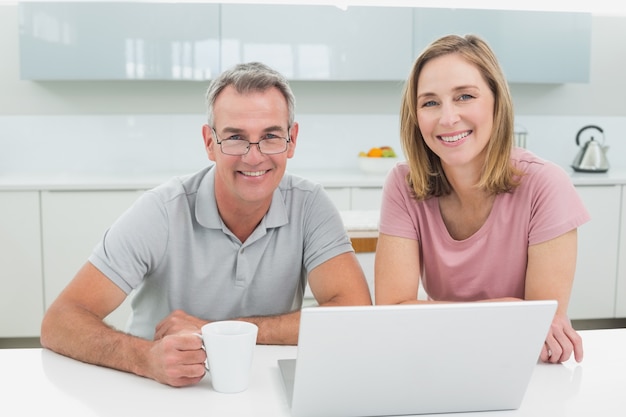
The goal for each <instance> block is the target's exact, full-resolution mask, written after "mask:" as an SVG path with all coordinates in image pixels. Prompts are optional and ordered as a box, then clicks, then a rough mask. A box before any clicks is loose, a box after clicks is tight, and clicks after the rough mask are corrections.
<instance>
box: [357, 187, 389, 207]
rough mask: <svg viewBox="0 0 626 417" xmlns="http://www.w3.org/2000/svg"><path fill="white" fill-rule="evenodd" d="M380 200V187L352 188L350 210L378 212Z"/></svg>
mask: <svg viewBox="0 0 626 417" xmlns="http://www.w3.org/2000/svg"><path fill="white" fill-rule="evenodd" d="M382 199H383V189H382V187H371V188H364V187H358V188H353V189H352V210H380V205H381V203H382Z"/></svg>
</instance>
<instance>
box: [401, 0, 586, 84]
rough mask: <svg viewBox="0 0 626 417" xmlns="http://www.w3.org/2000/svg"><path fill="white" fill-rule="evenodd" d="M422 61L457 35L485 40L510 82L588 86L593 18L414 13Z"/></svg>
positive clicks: (416, 45)
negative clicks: (431, 48)
mask: <svg viewBox="0 0 626 417" xmlns="http://www.w3.org/2000/svg"><path fill="white" fill-rule="evenodd" d="M413 14H414V28H415V43H414V54H415V56H417V55H418V54H419V53H420V52H421V51H422V50H423V49H424V48H425V47H426V46H427V45H428V44H429V43H430V42H432V41H433V40H435V39H437V38H439V37H441V36H444V35H447V34H450V33H454V34H457V35H465V34H469V33H471V34H475V35H479V36H481V37H482V38H483V39H485V40H486V41H487V42H488V43H489V45H490V46H491V47H492V48H493V50H494V52H495V54H496V55H497V57H498V60H499V62H500V65H501V66H502V70H503V71H504V73H505V76H506V78H507V80H508V81H509V82H510V83H586V82H589V67H590V62H591V14H590V13H573V12H572V13H564V12H531V11H505V10H470V9H428V8H422V9H419V8H416V9H414V10H413Z"/></svg>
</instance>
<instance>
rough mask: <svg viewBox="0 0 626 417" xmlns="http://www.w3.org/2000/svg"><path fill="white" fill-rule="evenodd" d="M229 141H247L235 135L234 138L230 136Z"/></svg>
mask: <svg viewBox="0 0 626 417" xmlns="http://www.w3.org/2000/svg"><path fill="white" fill-rule="evenodd" d="M227 139H228V140H245V139H244V138H242V137H241V136H240V135H233V136H229V137H228V138H227Z"/></svg>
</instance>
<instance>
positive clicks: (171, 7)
mask: <svg viewBox="0 0 626 417" xmlns="http://www.w3.org/2000/svg"><path fill="white" fill-rule="evenodd" d="M19 10H20V17H19V22H20V23H19V35H20V36H19V39H20V60H21V77H22V79H31V80H199V81H203V80H208V79H211V78H213V77H215V75H216V74H218V73H219V72H221V71H222V70H224V69H226V68H229V67H231V66H232V65H234V64H236V63H240V62H248V61H262V62H265V63H266V64H268V65H270V66H272V67H274V68H275V69H277V70H278V71H280V72H282V73H283V74H285V75H286V76H287V78H289V79H290V80H333V81H334V80H339V81H353V80H354V81H385V80H390V81H404V80H405V79H406V77H407V75H408V74H409V71H410V69H411V65H412V62H413V59H414V58H415V57H416V56H417V55H418V54H419V52H420V51H421V50H422V49H423V48H424V47H425V46H426V45H427V44H428V43H430V42H431V41H432V40H434V39H435V38H437V37H440V36H442V35H445V34H449V33H457V34H466V33H475V34H478V35H481V36H482V37H484V38H485V39H486V40H487V41H488V42H489V43H490V44H491V45H492V46H493V48H494V50H495V52H496V54H497V55H498V58H499V59H500V62H501V64H502V66H503V69H504V71H505V74H506V76H507V79H508V80H509V82H520V83H565V82H587V81H588V79H589V65H590V61H589V58H590V49H591V14H589V13H553V12H520V11H496V10H469V9H467V10H461V9H428V8H408V7H378V6H372V7H366V6H350V7H347V8H339V7H335V6H329V5H316V6H309V5H288V4H284V5H267V4H231V3H223V4H217V3H213V4H203V3H200V2H181V3H176V2H173V3H168V2H154V3H146V2H127V3H125V2H23V3H20V6H19Z"/></svg>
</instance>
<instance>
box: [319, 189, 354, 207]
mask: <svg viewBox="0 0 626 417" xmlns="http://www.w3.org/2000/svg"><path fill="white" fill-rule="evenodd" d="M324 191H326V194H328V196H329V197H330V199H331V200H332V202H333V203H335V206H336V207H337V210H350V188H347V187H324Z"/></svg>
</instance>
